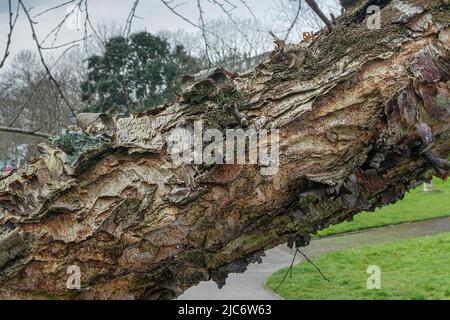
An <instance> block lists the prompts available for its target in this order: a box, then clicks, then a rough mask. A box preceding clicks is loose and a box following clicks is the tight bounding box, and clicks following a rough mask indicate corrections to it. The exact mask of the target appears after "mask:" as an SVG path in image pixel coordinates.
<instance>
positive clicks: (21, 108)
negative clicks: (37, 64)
mask: <svg viewBox="0 0 450 320" xmlns="http://www.w3.org/2000/svg"><path fill="white" fill-rule="evenodd" d="M77 46H78V45H74V46H72V47H70V48H67V49H66V50H64V51H63V53H62V54H61V55H60V56H59V57H58V59H57V60H56V61H55V63H54V64H53V65H52V66H51V67H50V68H49V70H50V71H51V70H52V69H53V68H54V67H55V65H56V64H57V63H58V62H59V61H60V60H61V59H62V57H63V56H64V55H65V54H66V53H67V52H68V51H70V50H71V49H73V48H75V47H77ZM47 76H48V73H47V72H46V73H45V74H44V76H43V77H42V78H41V80H39V82H38V84H37V85H36V86H35V87H34V88H33V91H32V92H31V94H30V96H29V97H28V98H27V100H26V101H25V102H24V103H23V104H22V106H21V107H20V109H19V111H18V112H17V113H16V115H15V116H14V118H13V120H12V121H11V123H10V124H9V126H8V127H12V126H13V125H14V124H15V123H16V121H17V119H18V118H19V116H20V114H21V113H22V112H23V110H24V109H25V107H26V106H27V105H28V103H29V102H30V101H31V99H32V98H33V96H34V94H35V93H36V91H37V89H38V88H39V87H40V86H41V84H42V83H43V82H44V80H45V78H46V77H47Z"/></svg>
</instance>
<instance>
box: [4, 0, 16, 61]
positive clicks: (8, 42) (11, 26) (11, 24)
mask: <svg viewBox="0 0 450 320" xmlns="http://www.w3.org/2000/svg"><path fill="white" fill-rule="evenodd" d="M8 6H9V32H8V37H7V40H6V48H5V53H4V54H3V58H2V60H1V61H0V69H1V68H2V67H3V65H4V64H5V61H6V59H7V58H8V56H9V47H10V46H11V38H12V34H13V31H14V27H15V26H16V22H17V19H18V18H19V4H17V10H16V16H15V18H14V19H13V17H14V13H13V11H12V5H11V0H8Z"/></svg>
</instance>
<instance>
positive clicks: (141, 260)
mask: <svg viewBox="0 0 450 320" xmlns="http://www.w3.org/2000/svg"><path fill="white" fill-rule="evenodd" d="M367 2H370V1H365V2H364V1H363V4H361V5H362V6H365V5H366V3H367ZM405 3H407V4H409V5H414V6H416V7H420V8H422V9H423V10H422V11H421V12H420V13H417V12H416V11H414V12H416V13H414V15H412V16H408V11H403V9H401V8H408V6H404V5H403V6H399V4H405ZM399 8H400V9H399ZM405 10H406V9H405ZM360 12H361V10H360V8H359V9H358V7H356V8H354V9H352V10H348V11H347V13H346V14H345V15H344V16H343V17H341V18H339V19H338V21H337V23H338V24H337V25H336V26H334V28H333V31H332V32H331V33H330V34H328V33H327V32H322V33H321V34H320V35H318V36H317V37H316V38H315V39H314V40H313V42H312V43H308V44H306V43H302V44H299V45H295V46H290V45H286V47H283V48H282V49H279V50H280V51H275V52H274V54H272V55H271V58H270V59H269V60H268V61H267V62H265V63H263V64H261V65H260V66H258V67H257V68H256V69H255V70H251V71H249V72H247V73H245V74H242V75H239V76H237V77H234V78H227V79H222V80H221V81H220V82H216V81H213V80H211V81H209V80H207V79H206V80H205V79H203V80H200V82H201V84H200V85H199V84H198V83H197V84H194V86H193V87H192V88H191V89H190V90H191V91H185V94H184V95H183V97H181V99H180V100H179V101H178V102H173V103H170V104H167V105H165V106H161V107H158V108H156V109H152V110H149V111H148V112H146V113H143V114H138V115H132V116H130V117H120V116H105V115H102V116H100V115H98V116H86V115H83V116H82V119H80V121H81V120H83V119H84V120H83V121H82V123H83V125H82V127H83V131H77V130H78V129H76V128H71V129H70V131H68V132H67V133H66V134H65V135H62V136H60V137H58V138H56V139H55V140H54V142H53V145H49V144H46V145H42V146H41V148H42V153H43V154H42V156H41V157H39V158H37V159H34V160H33V161H31V162H29V163H28V164H27V166H25V167H23V168H22V169H20V170H18V171H14V172H13V173H11V174H10V175H9V176H7V177H5V178H2V179H1V180H0V225H1V227H0V298H51V299H55V298H56V299H70V298H73V299H91V298H93V299H164V298H173V297H175V296H177V295H179V294H181V293H182V292H183V291H184V290H186V289H187V288H189V287H191V286H193V285H196V284H197V283H199V282H200V281H204V280H209V279H213V280H214V281H216V282H217V283H218V285H219V286H221V285H223V284H224V283H225V279H226V277H227V275H228V274H229V273H230V272H244V271H245V269H246V266H247V265H248V264H249V263H253V262H258V261H260V257H261V255H263V252H264V250H267V249H269V248H271V247H274V246H276V245H278V244H280V243H286V242H288V244H289V245H290V246H294V245H296V246H305V245H307V244H308V243H309V240H310V237H311V234H314V233H315V232H316V231H317V230H320V229H323V228H326V227H327V226H329V225H330V224H335V223H339V222H341V221H344V220H349V219H351V218H352V216H353V215H355V214H357V213H358V212H361V211H362V210H368V211H373V210H375V209H376V208H377V207H380V206H383V205H386V204H389V203H393V202H395V201H397V200H399V199H401V198H402V197H403V195H404V194H405V192H407V191H408V190H409V189H411V188H414V187H416V186H417V185H419V184H420V183H421V182H423V181H430V179H431V177H432V175H439V176H440V177H442V178H446V176H447V175H448V170H449V166H448V162H447V161H446V160H444V159H445V158H446V157H447V156H448V152H449V150H450V142H449V133H450V125H449V113H450V110H449V109H450V103H449V99H450V78H449V76H450V72H449V70H450V64H449V54H450V28H449V26H448V21H449V19H448V17H449V10H448V4H446V3H445V1H420V0H417V1H403V2H401V1H383V9H382V17H383V28H382V30H368V29H367V28H366V27H365V24H364V18H361V13H360ZM293 55H296V56H298V57H299V56H301V57H299V59H298V61H302V63H301V64H297V63H294V64H293V63H292V61H291V60H292V57H293ZM229 106H232V108H231V109H232V110H230V107H229ZM234 106H236V108H237V110H236V109H235V108H234ZM244 118H245V120H246V121H245V122H244V121H242V119H244ZM199 119H201V120H203V121H204V122H205V124H207V125H208V126H209V127H213V128H217V129H219V130H221V131H224V130H225V129H226V128H238V127H241V126H242V125H248V126H249V127H251V126H255V127H258V128H261V127H265V128H278V129H280V143H281V145H280V168H279V172H278V173H277V174H275V175H272V176H264V175H262V174H261V171H260V167H259V166H258V165H214V166H200V165H175V164H174V163H173V162H172V161H171V159H170V155H169V151H170V139H171V135H172V134H173V133H174V131H175V129H176V128H180V127H183V128H186V129H187V130H192V126H193V122H194V121H195V120H199ZM80 126H81V125H80ZM74 141H76V143H74ZM70 265H77V266H79V267H80V269H81V272H82V275H81V284H82V288H81V289H80V290H68V289H66V281H67V278H68V275H67V274H66V271H67V268H68V266H70Z"/></svg>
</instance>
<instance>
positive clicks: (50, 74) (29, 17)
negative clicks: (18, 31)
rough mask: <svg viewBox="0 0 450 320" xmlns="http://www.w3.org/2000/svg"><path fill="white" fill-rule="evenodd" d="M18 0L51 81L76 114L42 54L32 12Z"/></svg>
mask: <svg viewBox="0 0 450 320" xmlns="http://www.w3.org/2000/svg"><path fill="white" fill-rule="evenodd" d="M18 1H19V4H20V6H21V7H22V9H23V11H24V12H25V15H26V17H27V19H28V22H29V24H30V28H31V33H32V35H33V40H34V42H35V43H36V47H37V50H38V53H39V57H40V59H41V63H42V65H43V66H44V69H45V71H46V73H47V75H48V77H49V79H50V81H51V82H53V83H54V84H55V86H56V89H57V90H58V93H59V94H60V95H61V98H62V99H63V101H64V102H65V104H66V105H67V107H68V108H69V110H70V112H71V113H72V115H74V116H75V111H74V110H73V108H72V106H71V104H70V102H69V100H67V98H66V96H65V94H64V92H63V91H62V89H61V87H60V86H59V84H58V81H56V79H55V78H54V77H53V75H52V73H51V71H50V68H49V67H48V65H47V63H46V62H45V59H44V55H43V54H42V46H41V43H40V42H39V40H38V38H37V35H36V30H35V29H34V24H35V22H34V21H33V20H32V18H31V16H30V13H29V10H28V9H27V8H26V6H25V5H24V3H23V1H22V0H18Z"/></svg>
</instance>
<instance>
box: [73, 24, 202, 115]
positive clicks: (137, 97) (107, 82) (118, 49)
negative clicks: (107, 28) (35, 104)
mask: <svg viewBox="0 0 450 320" xmlns="http://www.w3.org/2000/svg"><path fill="white" fill-rule="evenodd" d="M180 63H181V65H180ZM194 64H195V59H191V58H190V57H188V55H187V54H186V52H185V51H184V50H183V48H182V47H178V48H176V49H175V52H171V50H170V46H169V43H168V42H167V41H166V40H164V39H162V38H160V37H158V36H154V35H152V34H150V33H147V32H139V33H135V34H132V35H130V37H129V38H125V37H122V36H118V37H113V38H111V39H110V40H108V42H107V43H106V44H105V49H104V53H103V54H102V55H94V56H92V57H90V58H89V59H88V73H87V79H86V80H85V81H84V82H82V84H81V91H82V100H83V101H84V102H87V103H88V104H89V108H88V110H89V111H100V112H103V111H106V110H108V109H109V108H111V107H112V106H114V105H120V106H125V107H126V108H127V110H128V111H140V110H143V109H146V108H148V107H150V106H152V105H158V104H161V103H163V102H164V101H165V100H167V99H168V98H170V97H172V96H173V90H172V89H173V86H174V85H175V84H174V83H175V80H176V77H177V75H178V74H180V72H182V71H184V70H187V69H192V68H193V65H194Z"/></svg>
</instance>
